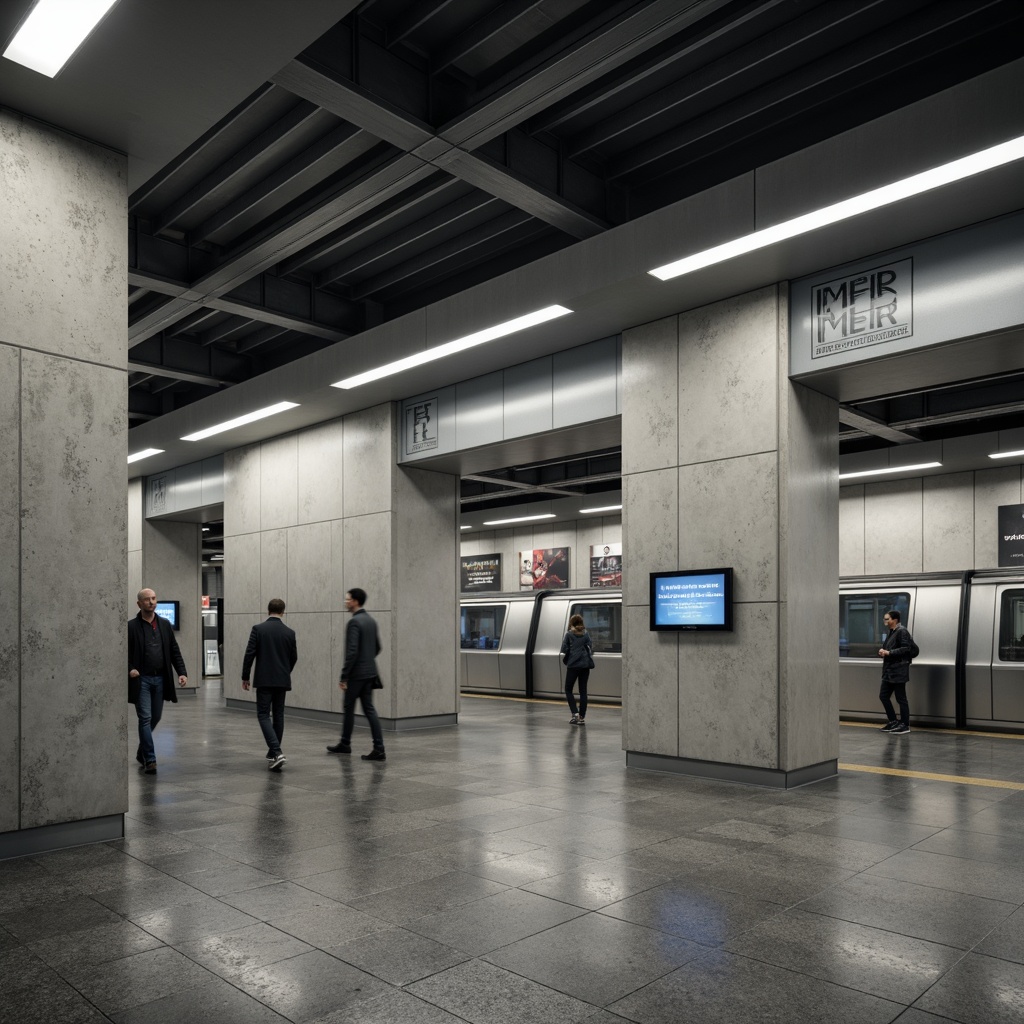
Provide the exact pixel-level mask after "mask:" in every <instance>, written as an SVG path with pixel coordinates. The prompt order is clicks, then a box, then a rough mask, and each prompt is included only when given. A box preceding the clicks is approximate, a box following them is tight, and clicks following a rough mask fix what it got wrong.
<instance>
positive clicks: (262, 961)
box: [178, 923, 313, 978]
mask: <svg viewBox="0 0 1024 1024" xmlns="http://www.w3.org/2000/svg"><path fill="white" fill-rule="evenodd" d="M178 948H179V949H180V950H181V952H182V953H184V954H185V956H187V957H188V958H189V959H190V960H194V961H195V962H196V963H197V964H199V965H200V966H202V967H205V968H206V969H207V970H208V971H212V972H213V973H214V974H216V975H219V976H220V977H222V978H234V977H236V976H237V975H239V974H244V973H245V972H246V971H250V970H252V969H253V968H256V967H266V966H267V965H268V964H273V963H277V962H278V961H279V960H288V959H290V958H291V957H293V956H299V955H300V954H302V953H308V952H310V950H312V949H313V947H312V946H311V945H309V944H308V943H305V942H302V941H301V940H300V939H297V938H295V936H294V935H289V934H287V933H286V932H283V931H281V930H279V929H277V928H273V927H271V926H270V925H269V924H262V923H261V924H253V925H250V926H249V927H247V928H240V929H238V930H237V931H232V932H227V933H225V934H220V935H207V936H204V937H203V938H201V939H195V940H193V941H191V942H183V943H180V944H179V946H178Z"/></svg>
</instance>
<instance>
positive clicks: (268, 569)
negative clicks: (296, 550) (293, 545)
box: [256, 530, 288, 613]
mask: <svg viewBox="0 0 1024 1024" xmlns="http://www.w3.org/2000/svg"><path fill="white" fill-rule="evenodd" d="M273 597H279V598H281V599H282V600H283V601H284V602H285V604H287V603H288V531H287V530H265V531H264V532H263V533H261V534H260V602H259V605H258V606H257V608H256V611H257V612H259V613H263V612H265V611H266V608H267V602H268V601H269V600H270V599H271V598H273Z"/></svg>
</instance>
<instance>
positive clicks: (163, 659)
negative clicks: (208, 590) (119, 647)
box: [128, 587, 188, 775]
mask: <svg viewBox="0 0 1024 1024" xmlns="http://www.w3.org/2000/svg"><path fill="white" fill-rule="evenodd" d="M136 604H138V606H139V612H138V614H137V615H136V616H135V618H134V619H129V620H128V703H129V704H134V705H135V713H136V715H138V718H139V749H138V750H137V751H136V752H135V760H136V761H138V762H139V764H141V765H142V767H143V771H145V773H146V774H147V775H155V774H156V748H155V747H154V745H153V730H154V729H155V728H156V727H157V723H158V722H159V721H160V718H161V716H162V715H163V711H164V701H165V700H169V701H171V703H172V704H177V702H178V695H177V694H176V693H175V692H174V675H175V672H177V675H178V685H179V686H185V685H187V683H188V672H187V671H186V669H185V661H184V659H183V658H182V656H181V651H180V650H178V641H177V640H175V639H174V628H173V627H172V626H171V624H170V623H169V622H168V621H167V620H166V619H163V618H161V617H160V616H159V615H157V613H156V591H154V590H150V589H149V588H148V587H144V588H143V589H142V590H140V591H139V593H138V595H137V598H136Z"/></svg>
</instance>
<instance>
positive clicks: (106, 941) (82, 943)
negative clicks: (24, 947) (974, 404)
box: [29, 920, 164, 974]
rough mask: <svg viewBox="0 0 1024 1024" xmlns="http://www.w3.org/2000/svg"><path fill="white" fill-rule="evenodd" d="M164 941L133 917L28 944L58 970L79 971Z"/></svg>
mask: <svg viewBox="0 0 1024 1024" xmlns="http://www.w3.org/2000/svg"><path fill="white" fill-rule="evenodd" d="M163 944H164V943H163V942H162V941H161V940H160V939H158V938H157V937H156V936H155V935H150V934H149V932H146V931H143V930H142V929H141V928H139V927H138V926H137V925H134V924H132V923H131V921H125V920H118V921H116V922H115V923H113V924H106V925H101V926H100V927H99V928H89V929H85V930H83V931H76V932H66V933H63V934H60V935H51V936H49V937H47V938H45V939H37V940H36V941H34V942H32V943H30V944H29V948H30V949H31V950H32V952H33V953H35V954H36V956H38V957H39V958H40V959H41V960H44V961H45V962H46V963H48V964H49V965H50V966H51V967H52V968H53V969H54V970H56V971H57V972H58V973H59V974H64V973H65V972H66V971H68V970H74V971H78V970H81V968H82V967H88V966H91V965H93V964H105V963H107V962H108V961H110V960H120V959H121V958H122V957H126V956H132V955H133V954H135V953H144V952H145V951H146V950H147V949H157V948H158V947H160V946H162V945H163Z"/></svg>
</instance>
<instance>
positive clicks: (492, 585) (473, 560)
mask: <svg viewBox="0 0 1024 1024" xmlns="http://www.w3.org/2000/svg"><path fill="white" fill-rule="evenodd" d="M459 578H460V580H461V584H462V592H463V593H464V594H465V593H472V592H473V591H495V592H496V591H500V590H501V555H499V554H493V555H462V556H461V558H460V559H459Z"/></svg>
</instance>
